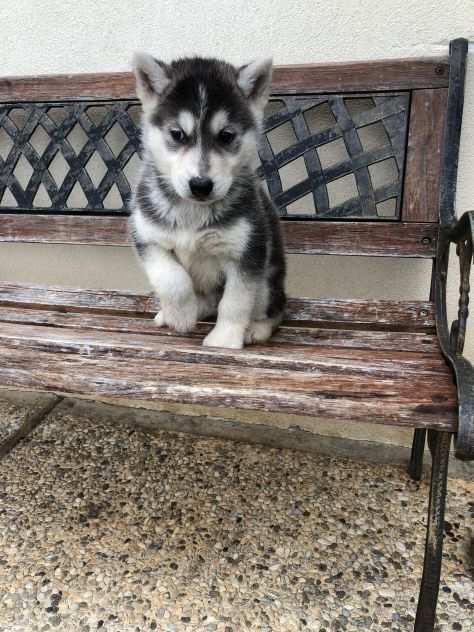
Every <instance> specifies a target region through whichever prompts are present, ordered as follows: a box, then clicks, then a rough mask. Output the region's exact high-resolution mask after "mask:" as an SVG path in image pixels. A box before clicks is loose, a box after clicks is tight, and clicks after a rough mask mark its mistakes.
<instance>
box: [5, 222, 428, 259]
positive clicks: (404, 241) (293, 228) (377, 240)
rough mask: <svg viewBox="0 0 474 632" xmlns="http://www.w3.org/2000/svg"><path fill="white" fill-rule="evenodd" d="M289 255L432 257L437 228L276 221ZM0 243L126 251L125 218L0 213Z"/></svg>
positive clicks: (375, 223)
mask: <svg viewBox="0 0 474 632" xmlns="http://www.w3.org/2000/svg"><path fill="white" fill-rule="evenodd" d="M282 224H283V231H284V234H285V244H286V250H287V252H289V253H292V254H309V255H320V254H321V255H322V254H342V255H360V256H384V257H423V258H431V257H434V256H435V254H436V239H437V233H438V231H437V227H436V226H433V225H432V224H430V223H419V224H415V223H399V222H397V223H395V222H335V221H295V220H286V221H284V222H282ZM0 241H6V242H32V243H34V242H41V243H53V244H54V243H77V244H89V245H91V244H99V245H106V246H128V245H129V243H130V242H129V240H128V236H127V220H126V218H125V217H107V216H106V217H104V216H94V217H84V216H83V217H81V216H78V215H36V214H26V213H25V214H22V213H19V214H17V213H13V214H7V213H4V214H3V215H2V214H0Z"/></svg>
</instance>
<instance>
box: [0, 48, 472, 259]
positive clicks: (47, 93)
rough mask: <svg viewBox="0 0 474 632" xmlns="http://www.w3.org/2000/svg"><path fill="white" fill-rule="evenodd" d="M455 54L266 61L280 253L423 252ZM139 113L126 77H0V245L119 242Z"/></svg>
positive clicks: (459, 88) (436, 199)
mask: <svg viewBox="0 0 474 632" xmlns="http://www.w3.org/2000/svg"><path fill="white" fill-rule="evenodd" d="M466 52H467V42H466V40H455V41H454V42H452V43H451V47H450V56H449V58H429V59H405V60H387V61H374V62H364V63H344V64H333V65H322V64H321V65H319V64H316V65H314V64H313V65H300V66H280V67H277V68H276V69H275V71H274V82H273V89H272V101H271V103H270V104H269V109H268V115H267V117H266V120H265V126H264V134H263V135H262V141H261V146H260V152H259V153H260V159H261V166H260V171H259V173H260V175H261V176H262V178H264V179H265V181H266V184H267V187H268V191H269V193H270V195H271V196H272V197H273V199H274V201H275V203H276V204H277V206H278V207H279V209H280V213H281V216H282V218H283V220H284V222H283V223H284V230H285V233H286V243H287V250H288V251H289V252H291V253H307V254H352V255H380V256H396V257H426V258H431V257H434V256H435V253H436V238H437V232H438V224H439V222H440V220H441V222H443V223H446V222H449V221H450V220H451V219H452V217H453V216H454V195H455V185H456V173H457V158H458V150H459V135H460V127H461V116H462V106H463V87H464V69H465V59H466ZM139 118H140V108H139V105H138V103H137V100H136V97H135V86H134V80H133V77H132V75H131V74H130V73H110V74H102V75H101V74H93V75H91V74H89V75H68V76H49V77H48V76H43V77H41V76H40V77H29V78H21V77H20V78H6V79H0V241H18V242H43V243H82V244H108V245H126V244H127V235H126V215H127V200H128V198H129V196H130V191H131V186H133V183H134V179H135V178H136V174H137V169H138V165H139V157H138V155H139V149H140V138H139V128H138V124H139ZM311 220H315V221H311Z"/></svg>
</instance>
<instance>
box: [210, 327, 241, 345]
mask: <svg viewBox="0 0 474 632" xmlns="http://www.w3.org/2000/svg"><path fill="white" fill-rule="evenodd" d="M202 344H203V345H204V346H205V347H223V348H224V349H242V347H243V346H244V334H243V332H242V330H241V328H240V327H236V326H235V325H234V326H233V325H219V324H217V325H216V326H215V327H214V329H213V330H212V331H211V332H210V333H208V334H207V336H206V337H205V338H204V341H203V343H202Z"/></svg>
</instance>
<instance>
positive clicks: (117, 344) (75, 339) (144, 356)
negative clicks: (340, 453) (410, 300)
mask: <svg viewBox="0 0 474 632" xmlns="http://www.w3.org/2000/svg"><path fill="white" fill-rule="evenodd" d="M267 351H268V349H267ZM413 355H415V354H413ZM178 357H179V361H177V359H178ZM236 357H238V363H237V362H235V358H236ZM277 357H278V356H277ZM204 358H205V359H204ZM226 358H227V359H228V360H229V362H228V364H226V363H225V359H226ZM274 358H275V356H274V355H273V354H272V355H268V362H270V361H271V362H273V360H274ZM286 362H287V364H285V361H284V360H283V357H282V358H279V360H278V361H277V362H274V363H273V365H272V368H267V365H266V364H265V357H264V356H260V355H259V354H258V351H256V350H253V351H252V350H250V351H249V350H244V351H241V352H237V353H236V352H230V351H225V350H220V349H214V350H213V349H205V348H203V347H201V346H196V348H195V349H194V352H193V353H189V352H186V350H185V349H184V348H183V347H182V346H179V347H177V348H176V349H174V355H173V349H171V348H165V346H164V345H163V344H162V343H161V342H160V343H159V344H158V343H157V342H156V339H154V338H153V337H151V336H138V335H136V336H126V335H120V334H114V335H113V336H111V335H110V334H109V335H107V336H105V335H104V334H103V333H102V334H98V335H96V336H95V337H94V336H93V335H91V332H72V331H71V330H68V331H66V332H65V331H61V330H58V329H52V328H48V327H30V326H23V325H11V324H0V382H1V383H2V384H3V385H5V386H12V385H15V386H17V387H21V388H35V389H37V390H47V391H54V392H72V393H79V394H86V395H94V394H96V395H102V396H112V397H127V398H136V399H145V400H155V399H159V400H163V401H179V402H187V403H201V404H202V403H204V404H207V405H209V404H212V405H214V406H225V407H235V408H249V409H253V410H259V409H262V410H268V411H281V412H293V413H298V414H305V415H314V416H324V417H325V418H330V419H339V420H348V419H352V420H362V419H364V420H367V419H370V420H371V421H372V422H374V423H386V424H394V425H402V426H403V425H409V426H413V425H416V426H417V427H435V428H439V429H441V428H443V429H448V428H449V429H451V430H453V429H454V428H455V425H456V415H457V400H456V392H455V388H454V385H453V383H452V378H451V374H450V372H449V370H448V369H447V368H446V366H445V365H444V363H440V366H439V371H436V372H435V371H434V370H433V368H431V369H429V370H428V371H419V370H416V369H414V368H413V370H409V371H408V375H406V373H407V367H406V365H405V364H404V363H403V362H401V363H400V362H398V361H397V362H393V364H392V366H391V368H390V367H389V366H388V364H390V363H386V362H380V363H377V362H375V363H373V364H372V365H368V364H367V362H366V361H363V360H356V359H351V360H350V359H345V360H341V359H335V360H334V359H331V358H323V359H319V361H318V362H316V361H315V360H314V359H312V368H311V369H309V367H308V369H306V370H303V368H304V367H303V365H304V363H305V359H303V358H301V357H300V358H296V357H295V358H292V359H291V360H289V359H288V358H287V360H286ZM223 364H225V369H223ZM197 366H198V367H199V370H196V368H197ZM268 366H269V365H268ZM290 366H291V367H292V368H291V369H290V368H289V367H290ZM275 367H278V368H275ZM417 368H418V369H419V368H420V367H417ZM296 369H297V370H296Z"/></svg>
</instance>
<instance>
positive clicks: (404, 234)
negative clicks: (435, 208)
mask: <svg viewBox="0 0 474 632" xmlns="http://www.w3.org/2000/svg"><path fill="white" fill-rule="evenodd" d="M283 230H284V234H285V244H286V249H287V251H288V252H289V253H291V254H307V255H359V256H371V257H378V256H382V257H419V258H432V257H434V256H435V254H436V240H437V236H438V229H437V226H434V225H432V224H415V223H413V224H410V223H402V222H397V223H395V222H334V221H317V222H308V221H300V222H298V221H291V220H290V221H284V222H283Z"/></svg>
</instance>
